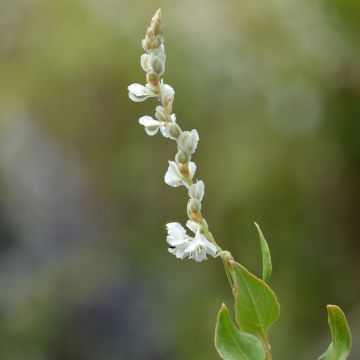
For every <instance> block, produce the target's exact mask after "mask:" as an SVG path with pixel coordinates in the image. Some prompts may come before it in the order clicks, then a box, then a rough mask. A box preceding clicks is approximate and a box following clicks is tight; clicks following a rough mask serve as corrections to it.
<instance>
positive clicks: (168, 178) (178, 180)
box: [164, 161, 196, 187]
mask: <svg viewBox="0 0 360 360" xmlns="http://www.w3.org/2000/svg"><path fill="white" fill-rule="evenodd" d="M188 166H189V174H190V178H191V179H192V178H193V176H194V174H195V171H196V164H195V163H194V162H192V161H190V162H189V165H188ZM164 180H165V183H166V184H168V185H169V186H173V187H177V186H180V185H185V183H184V180H183V177H182V175H181V173H180V169H179V167H178V165H177V164H176V162H175V161H169V167H168V170H167V172H166V174H165V178H164Z"/></svg>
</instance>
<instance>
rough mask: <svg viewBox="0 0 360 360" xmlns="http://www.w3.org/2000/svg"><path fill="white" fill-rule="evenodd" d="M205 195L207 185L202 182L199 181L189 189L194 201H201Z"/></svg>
mask: <svg viewBox="0 0 360 360" xmlns="http://www.w3.org/2000/svg"><path fill="white" fill-rule="evenodd" d="M204 194H205V184H204V182H203V181H202V180H197V181H196V183H195V184H192V185H190V187H189V196H190V197H191V198H192V199H197V200H199V201H201V200H202V199H203V197H204Z"/></svg>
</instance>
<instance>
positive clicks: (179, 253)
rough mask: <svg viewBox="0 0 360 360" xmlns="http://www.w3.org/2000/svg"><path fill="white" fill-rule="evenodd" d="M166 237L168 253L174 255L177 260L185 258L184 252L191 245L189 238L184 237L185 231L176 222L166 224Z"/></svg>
mask: <svg viewBox="0 0 360 360" xmlns="http://www.w3.org/2000/svg"><path fill="white" fill-rule="evenodd" d="M166 228H167V232H168V236H167V238H166V241H167V243H168V244H169V245H170V248H169V249H168V250H169V252H170V253H171V254H173V255H175V256H176V257H177V258H178V259H184V258H185V255H184V253H185V250H186V249H187V247H188V246H189V245H190V243H191V240H192V239H191V238H190V237H189V236H188V235H186V231H185V229H184V228H183V227H182V226H181V225H180V224H179V223H176V222H173V223H169V224H166Z"/></svg>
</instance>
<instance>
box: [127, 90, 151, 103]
mask: <svg viewBox="0 0 360 360" xmlns="http://www.w3.org/2000/svg"><path fill="white" fill-rule="evenodd" d="M129 98H130V99H131V100H132V101H135V102H142V101H145V100H146V99H148V98H149V96H144V97H139V96H136V95H134V94H133V93H132V92H130V91H129Z"/></svg>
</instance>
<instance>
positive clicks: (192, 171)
mask: <svg viewBox="0 0 360 360" xmlns="http://www.w3.org/2000/svg"><path fill="white" fill-rule="evenodd" d="M195 171H196V164H195V163H194V162H193V161H190V162H189V173H190V177H191V178H193V177H194V175H195Z"/></svg>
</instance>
